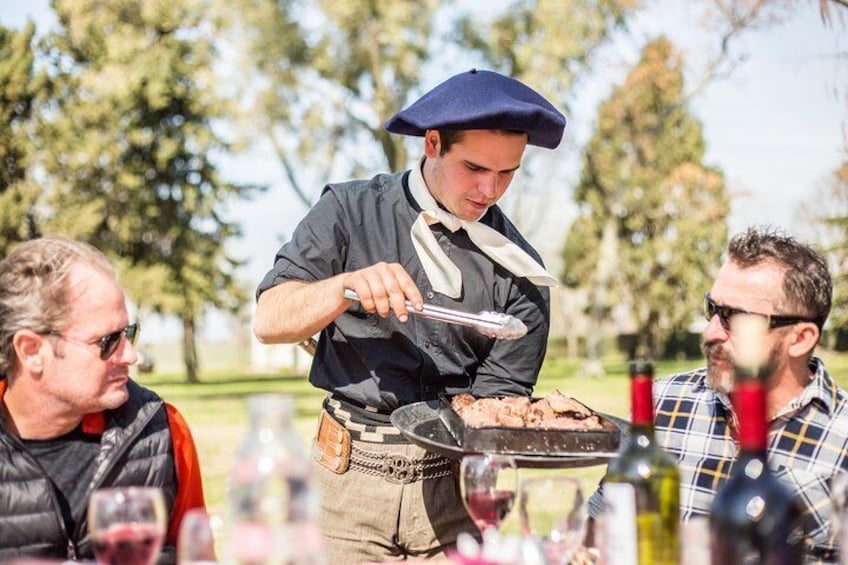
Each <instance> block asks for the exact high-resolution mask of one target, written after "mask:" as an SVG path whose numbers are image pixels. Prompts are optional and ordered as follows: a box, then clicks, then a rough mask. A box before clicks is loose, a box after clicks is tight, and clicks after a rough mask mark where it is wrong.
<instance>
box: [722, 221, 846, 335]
mask: <svg viewBox="0 0 848 565" xmlns="http://www.w3.org/2000/svg"><path fill="white" fill-rule="evenodd" d="M728 254H729V258H730V260H731V261H733V262H734V263H736V264H737V265H739V266H741V267H752V266H754V265H758V264H760V263H762V262H763V261H766V260H768V259H771V260H773V261H776V262H777V263H778V264H779V265H781V266H782V267H784V268H785V269H786V276H785V277H784V279H783V294H784V295H785V296H786V299H787V300H788V302H789V305H790V307H793V308H798V309H800V311H796V312H786V314H792V315H801V316H806V317H809V318H811V319H813V320H815V322H816V325H817V326H818V327H819V330H821V328H822V327H823V326H824V323H825V321H826V320H827V317H828V315H829V314H830V306H831V300H832V297H833V280H832V279H831V276H830V271H829V270H828V266H827V260H826V259H825V258H824V256H823V255H821V254H820V253H819V252H818V251H816V250H815V249H814V248H813V247H811V246H810V245H807V244H804V243H801V242H800V241H798V240H797V239H795V238H794V237H791V236H789V235H786V234H785V233H783V232H781V231H779V230H777V229H774V228H771V227H769V226H764V227H759V228H748V230H747V231H745V232H742V233H740V234H738V235H736V236H734V237H733V239H732V240H731V241H730V246H729V247H728Z"/></svg>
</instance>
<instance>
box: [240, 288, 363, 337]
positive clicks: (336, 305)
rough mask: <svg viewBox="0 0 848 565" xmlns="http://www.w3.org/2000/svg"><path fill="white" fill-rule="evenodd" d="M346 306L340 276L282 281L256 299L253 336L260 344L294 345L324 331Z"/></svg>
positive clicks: (347, 302) (347, 304)
mask: <svg viewBox="0 0 848 565" xmlns="http://www.w3.org/2000/svg"><path fill="white" fill-rule="evenodd" d="M350 303H351V302H350V301H349V300H347V299H345V298H344V282H343V275H338V276H335V277H331V278H329V279H326V280H323V281H317V282H311V283H307V282H301V281H289V282H285V283H282V284H280V285H278V286H275V287H273V288H270V289H268V290H266V291H265V292H263V293H262V294H261V295H260V296H259V301H258V302H257V304H256V314H255V315H254V317H253V333H254V334H255V335H256V338H257V339H258V340H259V341H260V342H262V343H298V342H301V341H303V340H305V339H307V338H309V337H311V336H313V335H315V334H316V333H318V332H319V331H321V330H322V329H324V327H326V326H327V324H329V323H330V322H332V321H333V320H335V319H336V317H338V315H339V314H341V313H342V312H344V311H345V310H346V309H347V308H348V307H349V306H350Z"/></svg>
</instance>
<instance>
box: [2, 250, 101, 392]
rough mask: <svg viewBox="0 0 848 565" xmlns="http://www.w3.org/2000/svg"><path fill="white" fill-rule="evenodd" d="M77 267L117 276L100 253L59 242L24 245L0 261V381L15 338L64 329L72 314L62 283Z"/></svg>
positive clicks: (12, 359) (12, 360)
mask: <svg viewBox="0 0 848 565" xmlns="http://www.w3.org/2000/svg"><path fill="white" fill-rule="evenodd" d="M77 263H83V264H85V265H88V266H91V267H93V268H95V269H98V270H100V271H103V272H104V273H108V274H111V275H113V276H114V274H115V271H114V269H113V268H112V265H111V264H110V263H109V260H108V259H107V258H106V256H105V255H104V254H103V253H102V252H100V251H99V250H98V249H96V248H95V247H93V246H91V245H89V244H88V243H83V242H80V241H72V240H70V239H65V238H63V237H43V238H39V239H33V240H30V241H26V242H24V243H22V244H21V245H19V246H18V247H16V248H15V249H14V250H13V251H12V252H11V253H9V255H7V256H6V258H5V259H3V260H2V261H0V379H2V378H4V377H5V376H6V375H7V374H8V372H9V371H10V370H11V369H12V368H14V366H15V362H16V360H17V356H16V354H15V348H14V345H13V343H12V340H13V338H14V337H15V334H16V333H18V332H19V331H22V330H30V331H33V332H36V333H41V334H46V333H49V332H54V331H61V329H62V328H63V327H64V324H65V322H66V320H67V316H68V312H69V311H70V308H71V304H70V301H69V297H68V293H67V285H66V281H67V278H68V274H69V273H70V271H71V268H72V267H73V266H74V265H75V264H77Z"/></svg>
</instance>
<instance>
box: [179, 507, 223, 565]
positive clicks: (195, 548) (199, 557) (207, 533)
mask: <svg viewBox="0 0 848 565" xmlns="http://www.w3.org/2000/svg"><path fill="white" fill-rule="evenodd" d="M219 526H220V519H219V518H218V517H216V516H209V514H207V513H206V511H205V510H204V509H203V508H192V509H191V510H189V511H188V512H186V513H185V514H183V519H182V521H181V522H180V534H179V537H178V538H177V563H179V564H180V565H206V564H212V563H217V562H218V558H217V556H216V555H215V532H216V530H217V529H218V528H219Z"/></svg>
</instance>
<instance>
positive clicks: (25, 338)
mask: <svg viewBox="0 0 848 565" xmlns="http://www.w3.org/2000/svg"><path fill="white" fill-rule="evenodd" d="M47 345H48V344H47V340H46V339H44V336H43V335H41V334H37V333H35V332H34V331H31V330H21V331H19V332H17V333H16V334H15V336H14V337H13V338H12V347H14V348H15V354H16V356H17V358H18V364H19V365H20V366H21V368H22V369H24V370H26V371H28V372H29V373H36V374H40V373H41V371H42V370H43V369H44V354H45V353H46V351H45V347H46V346H47Z"/></svg>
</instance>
